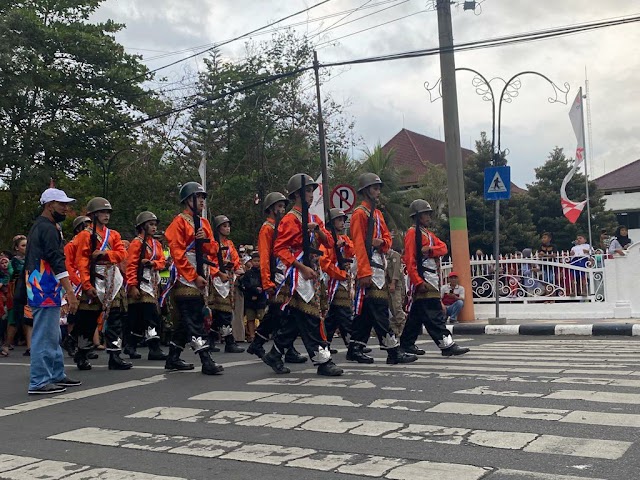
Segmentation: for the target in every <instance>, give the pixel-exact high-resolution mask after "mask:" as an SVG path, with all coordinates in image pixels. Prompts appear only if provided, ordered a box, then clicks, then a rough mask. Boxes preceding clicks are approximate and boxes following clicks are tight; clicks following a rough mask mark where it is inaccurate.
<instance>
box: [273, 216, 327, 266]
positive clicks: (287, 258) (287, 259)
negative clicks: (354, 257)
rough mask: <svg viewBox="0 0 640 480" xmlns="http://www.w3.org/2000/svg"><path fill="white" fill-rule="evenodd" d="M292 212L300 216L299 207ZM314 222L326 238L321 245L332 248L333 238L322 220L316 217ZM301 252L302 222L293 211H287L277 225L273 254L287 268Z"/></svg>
mask: <svg viewBox="0 0 640 480" xmlns="http://www.w3.org/2000/svg"><path fill="white" fill-rule="evenodd" d="M293 210H296V211H297V212H298V215H300V207H293ZM315 220H316V223H317V224H318V226H319V228H320V230H322V232H323V233H324V235H325V237H326V241H325V242H321V243H322V245H324V246H325V247H327V248H333V237H332V236H331V234H330V233H329V232H328V231H327V229H326V228H325V227H324V223H323V222H322V220H320V219H319V218H317V217H315ZM301 251H302V222H301V221H300V220H299V219H298V217H297V216H296V214H295V213H293V211H289V212H287V214H286V215H285V216H284V217H282V220H281V221H280V224H279V225H278V238H276V241H275V244H274V245H273V253H274V254H275V255H276V256H277V257H278V258H279V259H280V260H281V261H282V263H284V265H285V266H286V267H287V268H288V267H290V266H291V265H292V264H293V262H295V260H296V257H297V256H298V255H299V254H300V252H301Z"/></svg>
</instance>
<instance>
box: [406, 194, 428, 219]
mask: <svg viewBox="0 0 640 480" xmlns="http://www.w3.org/2000/svg"><path fill="white" fill-rule="evenodd" d="M423 212H433V208H431V205H430V204H429V202H427V201H426V200H422V199H421V198H419V199H418V200H414V201H413V202H411V205H409V215H410V216H412V217H414V216H415V215H417V214H419V213H423Z"/></svg>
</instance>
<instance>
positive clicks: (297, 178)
mask: <svg viewBox="0 0 640 480" xmlns="http://www.w3.org/2000/svg"><path fill="white" fill-rule="evenodd" d="M303 178H304V185H305V187H306V186H309V185H313V189H314V190H315V189H316V188H318V184H317V183H316V182H315V180H314V179H313V178H311V177H310V176H309V175H307V174H306V173H296V174H295V175H294V176H293V177H291V178H290V179H289V181H288V182H287V192H288V193H289V198H293V194H294V193H296V192H297V191H298V190H300V189H301V188H302V179H303Z"/></svg>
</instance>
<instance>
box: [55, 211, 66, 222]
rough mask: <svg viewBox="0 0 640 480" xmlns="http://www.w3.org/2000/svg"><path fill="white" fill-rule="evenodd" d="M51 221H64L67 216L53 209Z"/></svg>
mask: <svg viewBox="0 0 640 480" xmlns="http://www.w3.org/2000/svg"><path fill="white" fill-rule="evenodd" d="M52 216H53V221H54V222H56V223H60V222H64V221H65V219H66V218H67V216H66V215H65V214H64V213H58V212H56V211H55V210H54V211H53V214H52Z"/></svg>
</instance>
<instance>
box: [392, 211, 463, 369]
mask: <svg viewBox="0 0 640 480" xmlns="http://www.w3.org/2000/svg"><path fill="white" fill-rule="evenodd" d="M409 212H410V215H411V218H412V219H413V220H414V221H415V225H413V226H411V227H410V228H409V230H408V231H407V233H406V235H405V237H404V263H405V265H406V266H407V273H408V275H409V284H410V288H409V296H410V310H409V317H408V318H407V323H406V325H405V327H404V330H403V332H402V336H401V337H400V346H401V347H402V349H403V350H404V351H405V352H409V353H414V354H417V355H424V353H425V351H424V350H422V349H420V348H418V347H416V344H415V343H416V340H417V338H418V335H420V332H421V331H422V325H424V326H425V328H426V329H427V332H428V333H429V336H431V338H432V339H433V341H434V343H435V344H436V345H437V346H438V348H440V350H441V352H442V356H445V357H450V356H452V355H462V354H465V353H467V352H468V351H469V349H468V348H462V347H459V346H458V345H457V344H456V343H455V342H454V341H453V337H452V336H451V333H449V330H447V327H446V323H447V322H446V320H445V318H444V313H443V310H442V303H441V301H440V257H442V256H443V255H446V254H447V246H446V245H445V243H444V242H443V241H442V240H440V239H439V238H438V237H436V235H435V234H434V233H433V232H431V231H429V230H427V227H428V226H429V223H430V222H431V214H432V212H433V209H432V208H431V205H429V202H427V201H426V200H414V201H413V202H412V203H411V205H410V206H409ZM418 230H419V231H420V237H419V238H417V237H416V235H417V231H418Z"/></svg>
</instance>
